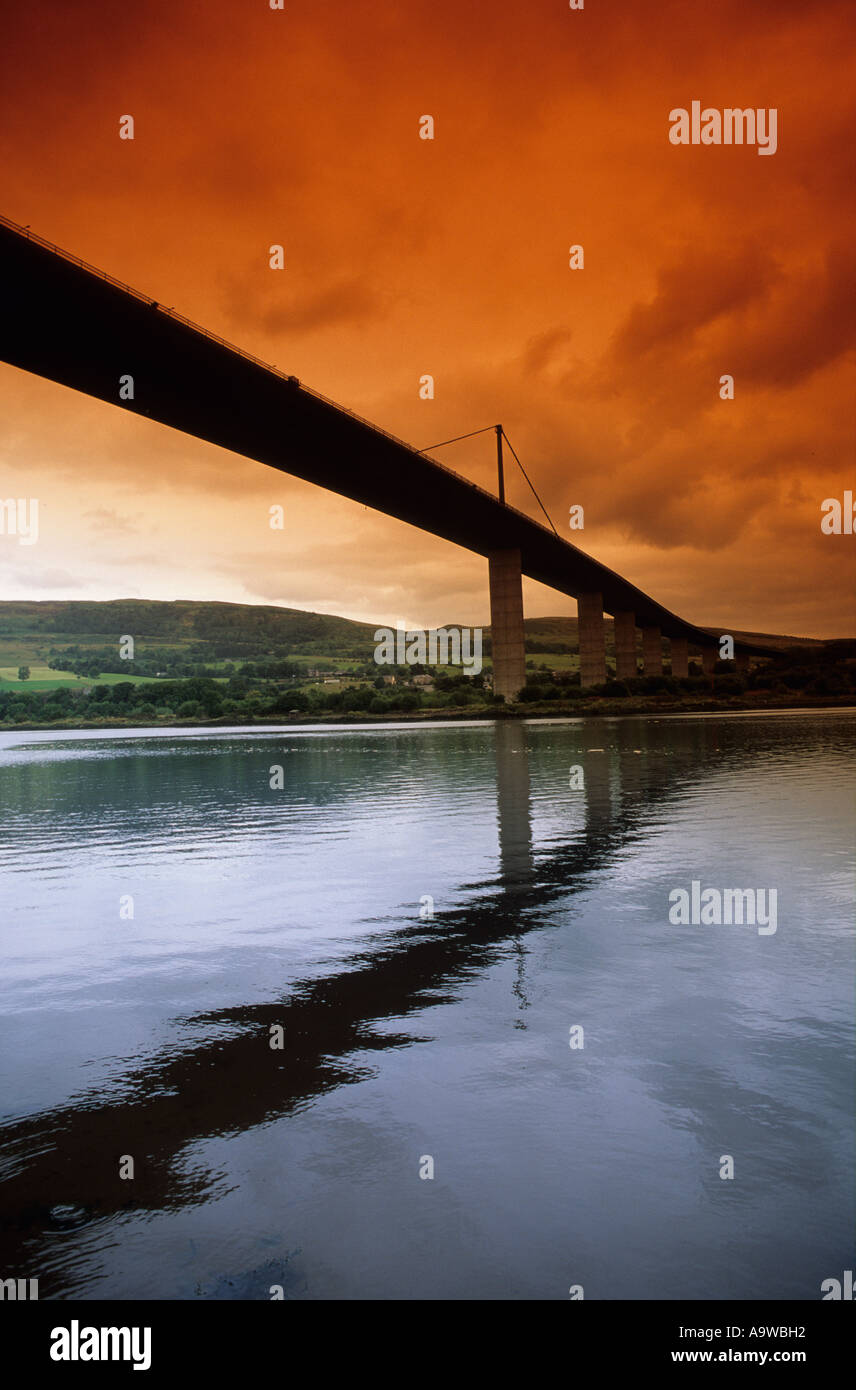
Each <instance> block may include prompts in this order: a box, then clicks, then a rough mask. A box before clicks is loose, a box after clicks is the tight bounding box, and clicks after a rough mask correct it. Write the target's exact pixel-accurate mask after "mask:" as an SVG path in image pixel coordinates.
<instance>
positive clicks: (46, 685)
mask: <svg viewBox="0 0 856 1390" xmlns="http://www.w3.org/2000/svg"><path fill="white" fill-rule="evenodd" d="M20 664H21V665H22V666H29V668H30V679H29V680H27V681H19V680H18V667H17V666H0V689H3V690H10V689H15V690H64V689H66V688H67V687H71V686H90V685H118V684H119V683H120V682H121V681H130V682H131V683H132V684H133V685H157V684H158V681H157V678H156V677H155V676H118V675H116V676H113V675H107V676H98V677H92V676H76V675H75V674H74V672H73V671H52V670H51V668H50V667H49V666H40V665H37V664H35V663H34V662H30V661H22V662H21V663H20Z"/></svg>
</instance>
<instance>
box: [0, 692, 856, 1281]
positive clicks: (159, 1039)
mask: <svg viewBox="0 0 856 1390" xmlns="http://www.w3.org/2000/svg"><path fill="white" fill-rule="evenodd" d="M854 735H856V717H854V714H853V713H852V712H846V711H830V712H828V713H823V712H821V713H817V712H812V713H810V714H807V713H804V712H802V713H793V714H786V715H779V716H769V715H766V716H761V715H759V716H754V715H753V716H746V715H744V716H735V717H720V716H702V717H671V718H662V719H624V720H603V719H597V720H567V721H555V722H542V721H537V722H532V723H528V724H522V723H516V722H509V723H498V724H495V725H494V724H469V725H458V724H443V725H439V726H434V727H431V726H425V725H409V726H382V727H380V726H375V727H362V728H361V727H354V726H350V727H348V728H342V729H331V728H330V727H329V726H326V727H324V728H323V729H322V728H319V729H312V728H308V727H306V726H303V727H298V728H282V729H278V730H275V731H262V732H259V731H254V732H247V731H246V730H235V731H229V730H223V729H217V730H216V731H210V732H209V731H181V732H179V731H165V730H158V731H145V730H141V731H121V732H119V733H113V734H104V735H102V734H93V733H91V732H85V733H78V734H73V733H62V734H54V733H41V734H34V733H8V734H2V735H0V876H2V889H1V890H0V892H2V898H0V905H2V913H1V914H0V942H2V975H0V1005H1V1006H2V1007H0V1015H2V1025H0V1027H2V1033H0V1055H2V1059H3V1061H2V1070H3V1087H2V1121H3V1123H2V1127H0V1163H2V1168H0V1176H2V1177H3V1179H4V1181H3V1182H2V1183H0V1221H2V1236H0V1241H2V1262H0V1263H2V1268H0V1274H1V1275H2V1276H3V1277H8V1276H12V1275H15V1276H18V1277H25V1276H27V1277H38V1278H39V1281H40V1285H39V1288H40V1296H41V1297H42V1298H70V1297H83V1298H115V1299H130V1298H171V1299H193V1298H269V1297H270V1289H271V1286H272V1285H281V1286H282V1287H283V1290H284V1293H285V1296H286V1297H288V1298H292V1299H325V1298H373V1299H390V1298H432V1299H433V1298H454V1299H466V1298H492V1299H494V1298H499V1299H515V1298H538V1299H541V1298H547V1299H552V1298H560V1299H565V1298H567V1297H568V1290H569V1288H570V1286H571V1285H582V1287H583V1288H584V1291H585V1297H586V1298H595V1299H615V1298H637V1299H643V1298H666V1299H669V1298H682V1297H690V1298H697V1299H708V1298H723V1299H727V1298H737V1299H755V1298H775V1299H787V1298H809V1299H816V1298H818V1297H819V1296H820V1283H821V1281H822V1280H823V1279H824V1278H829V1277H840V1275H841V1272H842V1271H843V1270H844V1269H846V1268H853V1267H854V1265H853V1243H852V1231H853V1218H854V1200H853V1184H852V1172H853V1166H854V1157H856V1144H854V1122H853V1082H854V1049H853V1015H854V945H853V904H854V897H853V874H852V858H853V843H854V828H856V815H854V805H853V792H852V788H853V781H854V764H856V757H854V752H856V738H854ZM277 768H281V769H282V776H281V780H282V786H281V788H280V787H278V786H277V785H276V783H277V781H278V775H277V772H276V769H277ZM572 768H576V769H580V772H577V773H575V774H574V775H571V769H572ZM272 769H273V771H272ZM272 781H273V783H274V786H272V785H271V782H272ZM580 782H582V786H580V785H579V783H580ZM692 880H696V881H699V882H700V883H701V885H702V886H703V887H704V888H707V887H717V888H720V889H722V888H726V887H739V888H749V887H752V888H758V887H763V888H765V889H767V890H769V889H770V888H774V889H775V890H776V893H777V904H778V908H777V930H776V931H775V933H773V934H769V935H761V934H759V933H758V931H757V930H756V929H755V928H753V927H751V926H738V925H729V926H691V925H687V926H676V925H672V924H671V923H670V922H669V893H670V892H671V890H673V889H674V888H678V887H684V888H687V889H689V887H690V884H691V881H692ZM131 900H132V902H131ZM131 911H132V912H133V916H131V915H130V913H131ZM579 1027H581V1028H582V1029H583V1041H584V1046H583V1047H581V1048H579V1047H578V1048H571V1047H570V1046H569V1041H570V1037H571V1034H570V1030H571V1029H572V1028H579ZM279 1028H281V1029H282V1041H283V1046H282V1048H281V1049H275V1048H272V1047H271V1045H270V1044H271V1041H272V1039H273V1040H276V1038H277V1036H278V1035H277V1033H276V1031H275V1030H277V1029H279ZM272 1029H273V1030H274V1032H273V1033H272ZM725 1155H730V1156H731V1157H732V1158H733V1162H734V1178H733V1179H732V1180H724V1179H722V1178H721V1177H720V1169H721V1162H722V1159H723V1157H724V1156H725ZM127 1157H131V1158H133V1160H134V1177H133V1179H125V1180H123V1179H122V1178H120V1176H119V1173H120V1167H121V1166H122V1165H123V1163H124V1166H125V1168H126V1170H127V1166H128V1165H127V1161H126V1160H127ZM428 1158H430V1159H432V1160H433V1167H434V1176H433V1178H430V1179H423V1178H421V1177H420V1170H421V1171H426V1168H427V1166H428V1165H427V1164H426V1159H428Z"/></svg>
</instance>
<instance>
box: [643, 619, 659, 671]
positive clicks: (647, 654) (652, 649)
mask: <svg viewBox="0 0 856 1390" xmlns="http://www.w3.org/2000/svg"><path fill="white" fill-rule="evenodd" d="M642 665H643V667H644V670H645V675H646V676H662V674H663V637H662V634H661V632H660V629H659V628H658V627H643V629H642Z"/></svg>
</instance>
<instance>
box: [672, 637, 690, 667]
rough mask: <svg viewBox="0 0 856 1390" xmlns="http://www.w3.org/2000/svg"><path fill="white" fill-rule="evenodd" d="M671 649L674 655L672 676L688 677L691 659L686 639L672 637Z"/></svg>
mask: <svg viewBox="0 0 856 1390" xmlns="http://www.w3.org/2000/svg"><path fill="white" fill-rule="evenodd" d="M669 647H670V649H671V653H672V675H673V676H688V675H689V671H690V657H689V649H688V643H687V639H686V637H671V638H670V639H669Z"/></svg>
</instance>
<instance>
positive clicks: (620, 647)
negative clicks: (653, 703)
mask: <svg viewBox="0 0 856 1390" xmlns="http://www.w3.org/2000/svg"><path fill="white" fill-rule="evenodd" d="M612 617H613V621H614V623H615V678H616V680H619V681H622V680H628V679H632V678H633V677H634V676H638V675H639V663H638V662H637V660H636V614H635V613H632V612H631V611H630V610H629V609H625V611H624V612H623V613H613V615H612Z"/></svg>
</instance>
